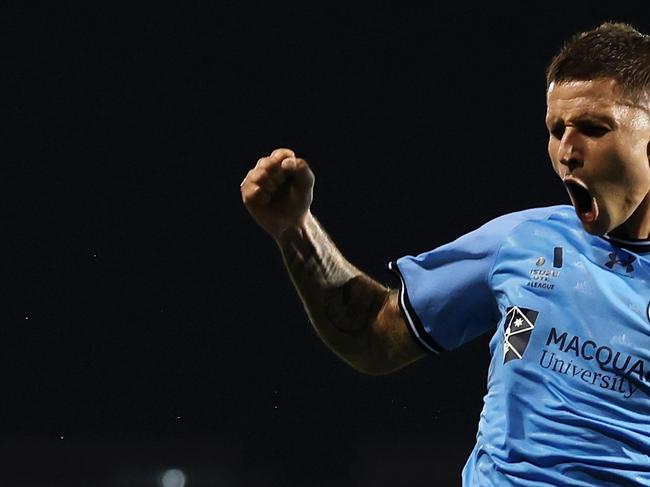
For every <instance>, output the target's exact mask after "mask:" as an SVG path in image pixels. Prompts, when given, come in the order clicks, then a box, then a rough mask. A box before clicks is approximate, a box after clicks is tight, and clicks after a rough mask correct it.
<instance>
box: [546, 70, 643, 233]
mask: <svg viewBox="0 0 650 487" xmlns="http://www.w3.org/2000/svg"><path fill="white" fill-rule="evenodd" d="M546 126H547V127H548V130H549V141H548V153H549V156H550V158H551V161H552V164H553V169H554V170H555V172H556V173H557V174H558V175H559V176H560V177H561V178H562V179H563V180H573V181H576V182H578V183H580V184H581V185H583V186H585V187H586V188H587V189H588V190H589V193H590V195H591V196H592V197H593V199H594V200H595V206H596V207H597V212H596V213H597V215H596V217H595V219H593V221H589V219H588V218H587V219H585V218H581V221H582V224H583V226H584V228H585V230H587V231H588V232H589V233H592V234H595V235H604V234H606V233H609V234H611V235H613V236H617V237H619V238H624V239H644V238H648V237H650V194H649V192H650V162H649V156H650V110H649V108H648V107H647V106H645V105H639V104H634V103H631V102H630V101H629V100H627V99H626V98H625V97H624V96H623V95H622V94H621V92H620V90H619V89H618V87H617V83H616V81H615V80H612V79H598V80H593V81H569V82H562V83H559V84H556V83H551V85H550V86H549V89H548V93H547V113H546ZM577 213H578V214H579V212H577ZM579 216H580V214H579Z"/></svg>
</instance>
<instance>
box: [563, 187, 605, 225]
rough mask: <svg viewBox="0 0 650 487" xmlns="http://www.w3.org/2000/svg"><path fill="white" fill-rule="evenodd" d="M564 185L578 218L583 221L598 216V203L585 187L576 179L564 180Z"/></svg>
mask: <svg viewBox="0 0 650 487" xmlns="http://www.w3.org/2000/svg"><path fill="white" fill-rule="evenodd" d="M564 187H565V188H566V190H567V192H568V193H569V197H570V198H571V202H572V203H573V206H574V207H575V209H576V214H577V215H578V218H580V220H582V221H583V222H585V223H591V222H593V221H594V220H595V219H596V217H597V216H598V205H597V204H596V198H594V197H593V196H592V195H591V193H590V192H589V190H588V189H587V187H586V186H585V185H584V184H583V183H579V182H578V181H576V180H573V179H571V180H566V179H565V180H564Z"/></svg>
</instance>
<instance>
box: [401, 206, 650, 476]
mask: <svg viewBox="0 0 650 487" xmlns="http://www.w3.org/2000/svg"><path fill="white" fill-rule="evenodd" d="M644 251H645V252H644ZM390 268H391V269H393V270H394V271H396V272H397V273H398V274H399V276H400V278H401V280H402V289H401V291H400V306H401V308H402V312H403V314H404V317H405V319H406V321H407V323H408V326H409V329H410V331H411V332H412V334H413V335H414V337H415V338H416V340H417V341H418V342H419V343H420V344H421V345H422V346H423V347H424V348H426V349H427V350H429V351H431V352H433V353H438V352H441V351H446V350H452V349H454V348H457V347H459V346H461V345H462V344H464V343H466V342H468V341H470V340H472V339H473V338H475V337H477V336H479V335H481V334H483V333H485V332H487V331H489V330H490V331H492V333H494V335H493V337H492V340H491V341H490V352H491V362H490V368H489V372H488V379H487V394H486V395H485V398H484V407H483V411H482V413H481V417H480V421H479V427H478V433H477V436H476V446H475V447H474V450H473V451H472V453H471V454H470V457H469V459H468V460H467V463H466V465H465V468H464V469H463V473H462V478H463V486H466V487H467V486H472V487H486V486H511V485H516V486H531V487H532V486H575V487H578V486H582V487H594V486H622V485H626V486H627V485H643V486H650V456H649V455H650V314H649V313H650V309H649V306H648V305H649V302H650V242H623V241H620V240H614V239H613V238H608V237H596V236H593V235H590V234H588V233H587V232H586V231H585V230H584V229H583V228H582V225H581V224H580V221H579V220H578V218H577V217H576V215H575V211H574V209H573V207H571V206H566V205H561V206H553V207H548V208H537V209H531V210H526V211H521V212H517V213H511V214H508V215H504V216H502V217H499V218H496V219H494V220H492V221H490V222H489V223H487V224H485V225H483V226H482V227H481V228H479V229H477V230H475V231H473V232H471V233H468V234H467V235H464V236H462V237H460V238H459V239H457V240H455V241H454V242H451V243H449V244H446V245H443V246H441V247H439V248H437V249H435V250H432V251H430V252H426V253H423V254H421V255H418V256H416V257H413V256H405V257H402V258H400V259H398V260H397V261H396V262H394V263H391V264H390ZM495 327H496V328H495Z"/></svg>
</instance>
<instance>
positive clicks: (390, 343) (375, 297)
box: [241, 149, 426, 375]
mask: <svg viewBox="0 0 650 487" xmlns="http://www.w3.org/2000/svg"><path fill="white" fill-rule="evenodd" d="M313 188H314V175H313V173H312V171H311V169H310V168H309V166H308V164H307V162H306V161H305V160H304V159H300V158H296V157H295V154H294V153H293V151H291V150H289V149H276V150H275V151H273V153H272V154H271V155H270V156H269V157H263V158H261V159H260V160H259V161H258V162H257V165H256V166H255V168H253V169H252V170H251V171H249V173H248V174H247V176H246V178H245V179H244V181H243V182H242V185H241V194H242V200H243V201H244V204H245V205H246V208H247V209H248V211H249V212H250V214H251V215H252V217H253V218H254V219H255V221H256V222H257V223H258V224H259V225H260V226H261V227H262V228H263V229H264V230H266V231H267V232H268V233H269V234H270V235H271V237H273V239H274V240H275V242H276V244H277V245H278V247H279V249H280V251H281V253H282V256H283V259H284V263H285V265H286V267H287V270H288V271H289V274H290V276H291V280H292V282H293V284H294V286H295V288H296V290H297V291H298V294H299V295H300V298H301V300H302V302H303V304H304V306H305V310H306V311H307V314H308V316H309V319H310V321H311V323H312V325H313V326H314V329H315V330H316V332H317V333H318V335H319V336H320V338H321V339H322V340H323V341H324V342H325V343H326V344H327V346H328V347H329V348H330V349H331V350H332V351H334V352H335V353H336V354H337V355H338V356H339V357H341V358H342V359H343V360H344V361H346V362H347V363H348V364H350V365H351V366H352V367H354V368H355V369H356V370H358V371H360V372H364V373H367V374H372V375H382V374H387V373H389V372H392V371H394V370H397V369H400V368H401V367H404V366H405V365H407V364H409V363H411V362H414V361H415V360H417V359H419V358H421V357H423V356H425V355H426V353H425V352H424V351H423V349H422V348H421V347H420V346H419V345H418V344H417V343H416V342H415V340H414V339H413V338H412V336H411V335H410V333H409V332H408V330H407V327H406V325H405V323H404V321H403V318H402V316H401V313H400V311H399V308H398V304H397V292H396V291H392V290H390V289H388V288H386V287H384V286H382V285H381V284H379V283H378V282H376V281H374V280H373V279H371V278H370V277H368V276H367V275H365V274H364V273H363V272H361V271H360V270H359V269H357V268H356V267H354V266H353V265H352V264H350V262H348V261H347V260H346V259H345V258H344V257H343V255H342V254H341V253H340V252H339V250H338V249H337V248H336V246H335V245H334V243H333V242H332V240H331V239H330V238H329V237H328V235H327V234H326V232H325V231H324V229H323V228H322V226H321V225H320V224H319V222H318V221H317V220H316V218H315V217H314V216H313V215H312V214H311V212H310V210H309V208H310V206H311V202H312V198H313Z"/></svg>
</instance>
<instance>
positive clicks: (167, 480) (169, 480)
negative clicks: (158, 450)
mask: <svg viewBox="0 0 650 487" xmlns="http://www.w3.org/2000/svg"><path fill="white" fill-rule="evenodd" d="M160 482H161V484H162V487H184V485H185V474H184V473H183V471H182V470H178V469H176V468H172V469H169V470H167V471H166V472H165V473H164V474H163V476H162V477H161V479H160Z"/></svg>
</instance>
